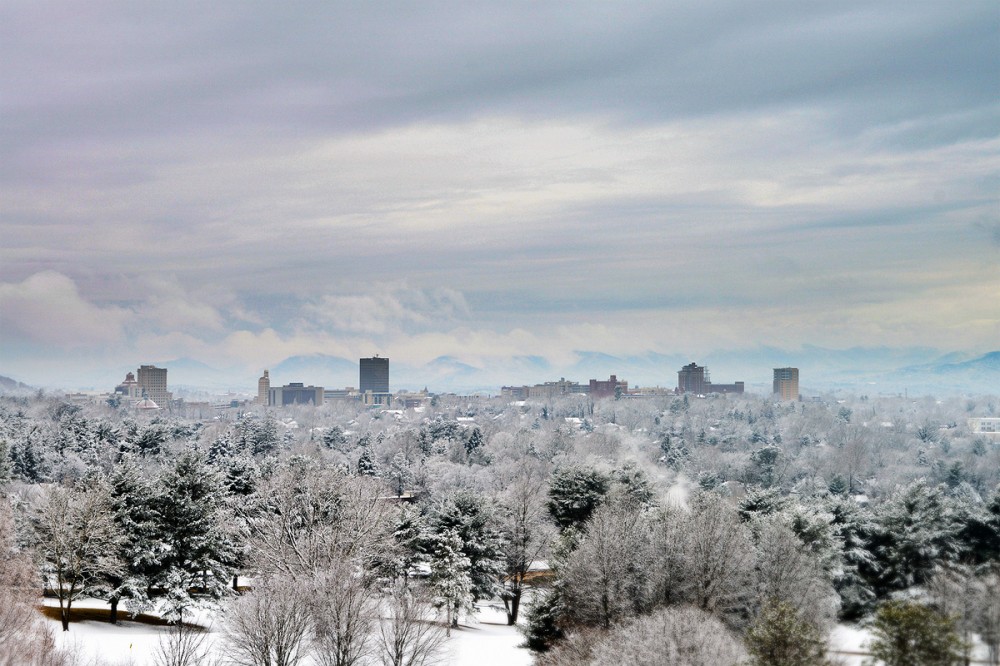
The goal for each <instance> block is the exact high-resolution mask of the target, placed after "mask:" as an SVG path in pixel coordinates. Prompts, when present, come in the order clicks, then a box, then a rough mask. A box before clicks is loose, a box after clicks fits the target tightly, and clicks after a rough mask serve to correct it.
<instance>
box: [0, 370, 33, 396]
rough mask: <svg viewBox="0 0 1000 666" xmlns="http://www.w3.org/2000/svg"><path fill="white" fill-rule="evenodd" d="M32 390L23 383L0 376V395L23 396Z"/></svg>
mask: <svg viewBox="0 0 1000 666" xmlns="http://www.w3.org/2000/svg"><path fill="white" fill-rule="evenodd" d="M34 390H35V389H34V388H32V387H31V386H28V385H27V384H24V383H23V382H19V381H17V380H15V379H11V378H10V377H4V376H3V375H0V395H24V394H27V393H31V392H33V391H34Z"/></svg>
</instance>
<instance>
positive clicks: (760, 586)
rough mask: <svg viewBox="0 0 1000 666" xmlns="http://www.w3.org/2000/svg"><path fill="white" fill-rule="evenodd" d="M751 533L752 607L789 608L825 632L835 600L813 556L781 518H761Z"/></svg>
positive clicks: (832, 618)
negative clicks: (776, 604)
mask: <svg viewBox="0 0 1000 666" xmlns="http://www.w3.org/2000/svg"><path fill="white" fill-rule="evenodd" d="M753 529H754V531H755V533H756V538H757V557H756V561H757V567H756V576H755V578H756V586H755V590H756V594H757V598H756V599H755V603H754V606H756V607H757V608H761V607H763V606H765V605H767V604H768V603H773V602H784V603H787V604H790V605H791V606H792V607H794V608H795V609H796V610H797V612H798V613H799V615H800V616H801V618H802V619H803V621H805V622H808V623H810V624H812V625H815V626H816V627H818V628H819V629H820V631H824V632H825V631H826V630H827V629H828V628H829V627H830V625H831V624H832V623H833V620H834V618H835V616H836V612H837V608H838V605H839V597H838V596H837V593H836V591H834V589H833V585H832V583H831V582H830V580H829V579H828V577H827V576H826V575H825V573H824V570H823V567H822V565H821V564H820V562H819V561H818V560H817V558H816V556H815V555H813V554H812V553H811V552H810V551H809V550H807V548H806V547H805V546H804V545H803V543H802V542H801V541H800V540H799V538H798V537H797V536H796V535H795V532H794V531H793V530H792V528H791V527H790V526H789V525H788V524H787V523H786V522H785V519H784V517H783V516H780V515H774V516H768V517H765V518H761V519H759V520H758V522H757V523H756V524H755V525H754V526H753Z"/></svg>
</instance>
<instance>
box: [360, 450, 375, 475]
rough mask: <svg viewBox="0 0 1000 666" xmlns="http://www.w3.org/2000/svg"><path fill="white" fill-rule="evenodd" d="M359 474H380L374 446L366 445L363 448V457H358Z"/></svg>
mask: <svg viewBox="0 0 1000 666" xmlns="http://www.w3.org/2000/svg"><path fill="white" fill-rule="evenodd" d="M358 474H360V475H361V476H378V475H379V473H378V466H377V465H376V464H375V458H374V456H373V455H372V447H371V446H370V445H367V444H366V445H364V446H363V447H362V448H361V457H359V458H358Z"/></svg>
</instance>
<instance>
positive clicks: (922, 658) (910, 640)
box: [868, 601, 963, 666]
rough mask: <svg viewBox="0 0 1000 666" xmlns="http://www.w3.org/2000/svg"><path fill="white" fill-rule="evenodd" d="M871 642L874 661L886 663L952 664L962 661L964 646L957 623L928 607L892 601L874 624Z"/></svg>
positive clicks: (895, 665) (897, 665) (887, 665)
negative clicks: (956, 626)
mask: <svg viewBox="0 0 1000 666" xmlns="http://www.w3.org/2000/svg"><path fill="white" fill-rule="evenodd" d="M870 628H871V632H872V636H873V638H872V641H871V643H870V644H869V645H868V649H869V650H870V651H871V654H872V657H874V660H873V661H871V662H868V663H870V664H885V666H913V665H916V664H919V665H920V666H952V665H953V664H959V663H962V659H963V645H962V640H961V639H960V638H959V636H958V633H957V632H956V631H955V623H954V621H953V620H952V619H951V618H947V617H945V616H943V615H941V614H940V613H938V612H936V611H934V610H932V609H931V608H928V607H927V606H924V605H921V604H917V603H913V602H908V601H888V602H886V603H885V604H883V605H882V606H880V607H879V609H878V612H877V614H876V615H875V619H874V621H873V622H872V623H871V627H870Z"/></svg>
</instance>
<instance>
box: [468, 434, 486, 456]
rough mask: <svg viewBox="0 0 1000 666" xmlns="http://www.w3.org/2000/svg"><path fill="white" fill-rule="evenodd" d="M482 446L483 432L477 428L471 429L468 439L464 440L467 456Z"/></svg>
mask: <svg viewBox="0 0 1000 666" xmlns="http://www.w3.org/2000/svg"><path fill="white" fill-rule="evenodd" d="M482 445H483V431H482V430H480V429H479V428H473V429H472V433H470V434H469V438H468V439H467V440H465V452H466V454H467V455H470V456H471V455H472V454H473V452H475V451H478V450H479V448H480V447H481V446H482Z"/></svg>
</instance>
